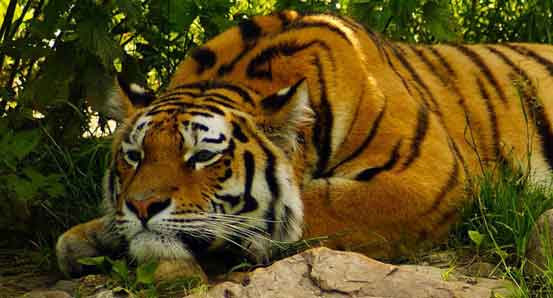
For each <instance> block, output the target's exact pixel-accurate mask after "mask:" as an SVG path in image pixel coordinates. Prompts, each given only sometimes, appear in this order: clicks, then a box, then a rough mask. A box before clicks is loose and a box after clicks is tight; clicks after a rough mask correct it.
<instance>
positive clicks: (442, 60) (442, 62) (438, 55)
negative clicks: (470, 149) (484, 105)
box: [428, 46, 469, 175]
mask: <svg viewBox="0 0 553 298" xmlns="http://www.w3.org/2000/svg"><path fill="white" fill-rule="evenodd" d="M428 49H430V51H431V52H432V54H433V55H434V56H435V57H436V58H438V60H439V61H440V65H442V66H443V67H444V68H445V70H446V72H447V74H448V76H449V77H450V78H449V79H448V81H447V82H445V81H444V85H446V86H449V87H451V88H452V90H453V92H455V94H457V96H458V97H459V101H458V103H459V105H461V108H462V109H463V112H464V114H465V117H468V113H469V112H468V107H467V106H466V103H465V99H464V97H463V94H462V93H461V91H460V90H459V87H458V86H457V84H456V82H457V80H455V78H456V77H457V74H456V73H455V70H453V67H451V65H450V64H449V62H447V60H446V59H445V57H444V56H443V55H442V54H441V53H440V52H439V51H438V50H437V49H436V48H435V47H432V46H430V47H428ZM440 78H441V77H440ZM444 80H445V79H444ZM439 119H440V122H441V123H442V125H443V126H444V128H446V127H447V126H446V125H445V123H444V120H443V118H441V117H440V118H439ZM448 137H449V142H450V143H451V146H452V147H453V149H454V151H455V153H456V155H457V157H458V158H459V160H460V161H461V164H462V165H463V169H464V171H465V174H467V175H468V173H469V168H468V165H467V163H466V161H465V158H464V157H463V155H461V151H460V150H459V146H458V145H457V143H456V142H455V140H454V139H453V138H451V136H450V135H449V132H448Z"/></svg>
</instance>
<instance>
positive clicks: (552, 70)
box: [504, 44, 553, 76]
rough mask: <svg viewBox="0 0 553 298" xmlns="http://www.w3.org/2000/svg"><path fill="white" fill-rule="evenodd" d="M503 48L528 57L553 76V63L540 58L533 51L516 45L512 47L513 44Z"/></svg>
mask: <svg viewBox="0 0 553 298" xmlns="http://www.w3.org/2000/svg"><path fill="white" fill-rule="evenodd" d="M504 46H506V47H508V48H510V49H511V50H513V51H515V52H517V53H519V54H521V55H523V56H528V57H530V58H532V59H534V60H535V61H536V62H538V63H539V64H541V65H542V66H543V67H545V69H547V71H548V72H549V74H550V75H552V76H553V62H551V61H549V60H547V59H546V58H544V57H542V56H541V55H539V54H538V53H536V52H535V51H533V50H530V49H528V48H525V47H523V46H517V45H513V44H504Z"/></svg>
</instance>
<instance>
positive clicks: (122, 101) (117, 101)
mask: <svg viewBox="0 0 553 298" xmlns="http://www.w3.org/2000/svg"><path fill="white" fill-rule="evenodd" d="M154 99H155V94H154V93H153V92H152V91H151V90H149V89H146V88H144V87H142V86H140V85H138V84H134V83H130V84H129V83H127V82H125V81H124V80H123V79H121V78H120V77H118V78H117V80H116V82H115V83H114V87H113V92H112V93H111V96H109V98H108V100H107V108H106V110H107V114H108V116H110V117H112V118H114V119H115V120H117V121H123V120H124V119H125V118H127V117H129V116H130V115H132V114H133V113H134V112H135V111H136V110H137V109H139V108H143V107H145V106H147V105H149V104H150V103H151V102H152V101H153V100H154Z"/></svg>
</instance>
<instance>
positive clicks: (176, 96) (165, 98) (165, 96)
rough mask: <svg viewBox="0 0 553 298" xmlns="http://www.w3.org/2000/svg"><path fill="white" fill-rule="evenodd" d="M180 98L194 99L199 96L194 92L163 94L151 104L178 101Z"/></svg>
mask: <svg viewBox="0 0 553 298" xmlns="http://www.w3.org/2000/svg"><path fill="white" fill-rule="evenodd" d="M182 96H189V97H192V98H195V97H198V96H200V94H198V93H194V92H183V91H177V92H170V93H165V94H163V95H162V96H160V97H159V98H158V99H157V100H156V101H154V102H153V104H159V103H162V102H165V101H169V100H175V99H179V98H180V97H182Z"/></svg>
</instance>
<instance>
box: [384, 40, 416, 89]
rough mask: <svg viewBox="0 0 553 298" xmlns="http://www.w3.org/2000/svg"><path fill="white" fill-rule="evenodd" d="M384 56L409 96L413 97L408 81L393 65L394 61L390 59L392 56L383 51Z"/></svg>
mask: <svg viewBox="0 0 553 298" xmlns="http://www.w3.org/2000/svg"><path fill="white" fill-rule="evenodd" d="M383 54H384V58H385V60H386V62H387V63H388V66H389V67H390V68H391V69H392V71H393V72H394V73H395V74H396V76H397V77H398V78H399V79H400V80H401V83H402V84H403V87H405V90H407V93H409V95H411V96H413V94H412V93H411V88H409V85H408V84H407V80H405V78H404V77H403V75H402V74H401V73H400V72H399V71H398V70H397V68H396V67H395V66H394V64H393V63H392V60H391V59H390V56H389V55H388V52H387V51H386V50H384V49H383Z"/></svg>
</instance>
